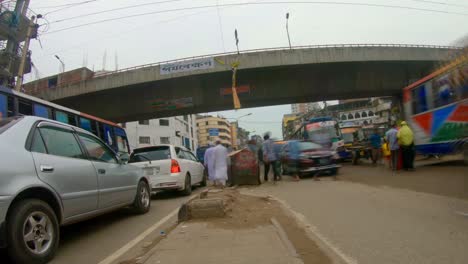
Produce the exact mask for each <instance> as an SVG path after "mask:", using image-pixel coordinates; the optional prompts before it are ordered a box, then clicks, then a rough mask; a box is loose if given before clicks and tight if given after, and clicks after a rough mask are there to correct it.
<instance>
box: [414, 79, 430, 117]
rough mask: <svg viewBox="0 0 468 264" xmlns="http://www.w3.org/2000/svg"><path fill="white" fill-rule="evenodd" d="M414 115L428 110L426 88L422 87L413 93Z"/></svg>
mask: <svg viewBox="0 0 468 264" xmlns="http://www.w3.org/2000/svg"><path fill="white" fill-rule="evenodd" d="M411 100H412V105H413V114H419V113H421V112H425V111H427V110H428V107H427V98H426V86H425V85H421V86H419V87H417V88H415V89H413V90H412V91H411Z"/></svg>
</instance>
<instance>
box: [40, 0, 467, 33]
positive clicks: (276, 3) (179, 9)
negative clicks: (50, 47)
mask: <svg viewBox="0 0 468 264" xmlns="http://www.w3.org/2000/svg"><path fill="white" fill-rule="evenodd" d="M168 1H182V0H168ZM278 4H282V5H284V4H318V5H351V6H367V7H383V8H392V9H408V10H415V11H423V12H432V13H441V14H451V15H460V16H468V13H460V12H451V11H443V10H436V9H426V8H418V7H409V6H397V5H384V4H370V3H352V2H324V1H291V2H286V1H281V2H279V1H278V2H249V3H229V4H220V5H204V6H193V7H183V8H175V9H166V10H159V11H152V12H146V13H139V14H133V15H127V16H121V17H116V18H108V19H102V20H97V21H93V22H89V23H84V24H79V25H75V26H70V27H66V28H62V29H58V30H55V31H51V32H48V33H46V34H53V33H57V32H61V31H65V30H69V29H74V28H80V27H85V26H89V25H95V24H100V23H105V22H110V21H115V20H121V19H126V18H132V17H141V16H147V15H153V14H161V13H170V12H178V11H187V10H196V9H206V8H215V7H217V6H219V7H232V6H248V5H278ZM101 12H104V11H101ZM55 22H57V21H55Z"/></svg>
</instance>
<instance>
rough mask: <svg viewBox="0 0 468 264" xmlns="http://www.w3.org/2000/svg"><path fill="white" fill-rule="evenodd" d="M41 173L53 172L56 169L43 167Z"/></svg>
mask: <svg viewBox="0 0 468 264" xmlns="http://www.w3.org/2000/svg"><path fill="white" fill-rule="evenodd" d="M41 171H42V172H53V171H54V167H52V166H48V165H41Z"/></svg>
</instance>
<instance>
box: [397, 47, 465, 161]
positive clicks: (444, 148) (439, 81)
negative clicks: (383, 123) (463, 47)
mask: <svg viewBox="0 0 468 264" xmlns="http://www.w3.org/2000/svg"><path fill="white" fill-rule="evenodd" d="M403 107H404V112H405V119H406V122H407V123H408V125H409V126H410V127H411V129H412V130H413V132H414V145H415V149H416V152H417V153H419V154H421V155H426V156H439V155H445V154H454V153H463V154H464V160H465V164H467V165H468V115H467V114H466V113H467V112H468V56H467V55H466V53H465V54H464V55H463V54H462V55H460V56H459V57H458V58H456V59H455V60H453V61H452V62H450V63H449V64H447V65H446V66H444V67H442V68H440V69H439V70H437V71H435V72H433V73H431V74H429V75H428V76H426V77H424V78H422V79H420V80H419V81H416V82H415V83H413V84H411V85H409V86H407V87H405V88H403Z"/></svg>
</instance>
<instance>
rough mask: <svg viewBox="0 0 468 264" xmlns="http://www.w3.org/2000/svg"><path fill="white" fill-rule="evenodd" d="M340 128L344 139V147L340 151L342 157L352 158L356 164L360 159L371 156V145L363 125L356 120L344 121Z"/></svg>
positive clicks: (345, 158) (344, 158)
mask: <svg viewBox="0 0 468 264" xmlns="http://www.w3.org/2000/svg"><path fill="white" fill-rule="evenodd" d="M340 130H341V135H342V137H343V141H344V149H342V150H340V152H339V155H340V157H341V159H343V160H348V159H351V160H352V163H353V164H354V165H356V164H358V162H359V159H361V158H370V147H369V144H368V142H366V137H365V134H364V130H363V129H362V127H361V126H359V125H356V124H355V123H354V122H344V123H342V124H340Z"/></svg>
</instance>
